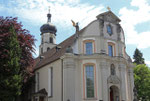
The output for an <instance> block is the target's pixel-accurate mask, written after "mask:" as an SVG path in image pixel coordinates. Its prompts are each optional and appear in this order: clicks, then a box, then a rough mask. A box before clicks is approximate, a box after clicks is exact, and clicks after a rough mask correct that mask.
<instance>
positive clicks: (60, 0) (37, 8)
mask: <svg viewBox="0 0 150 101" xmlns="http://www.w3.org/2000/svg"><path fill="white" fill-rule="evenodd" d="M13 4H17V6H16V7H12V6H11V5H13ZM9 5H10V7H9V8H7V7H6V8H5V9H6V10H7V11H8V12H9V13H10V14H15V15H16V16H18V17H20V18H23V19H24V20H25V21H28V22H29V21H30V22H31V24H34V25H42V24H43V23H45V22H46V20H47V17H46V14H47V13H48V7H49V6H50V8H51V14H52V23H55V24H56V25H57V24H59V25H61V26H65V27H68V26H72V24H71V19H73V20H74V21H75V22H79V24H80V26H81V27H83V26H85V25H86V24H88V23H89V22H90V21H92V20H94V19H95V16H96V15H98V14H99V13H101V12H102V10H103V8H104V7H103V6H102V5H99V6H93V5H90V4H87V3H86V4H85V3H84V4H82V3H80V1H79V0H12V2H11V4H9Z"/></svg>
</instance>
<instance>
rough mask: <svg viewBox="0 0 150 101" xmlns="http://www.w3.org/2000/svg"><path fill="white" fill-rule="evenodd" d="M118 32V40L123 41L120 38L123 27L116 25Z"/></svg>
mask: <svg viewBox="0 0 150 101" xmlns="http://www.w3.org/2000/svg"><path fill="white" fill-rule="evenodd" d="M116 26H117V27H116V31H117V34H118V40H121V36H120V33H121V26H120V24H116Z"/></svg>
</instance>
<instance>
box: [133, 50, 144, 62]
mask: <svg viewBox="0 0 150 101" xmlns="http://www.w3.org/2000/svg"><path fill="white" fill-rule="evenodd" d="M133 59H134V63H136V64H137V65H138V64H144V63H145V62H144V58H143V54H142V53H141V52H140V50H139V49H137V48H136V49H135V51H134V55H133Z"/></svg>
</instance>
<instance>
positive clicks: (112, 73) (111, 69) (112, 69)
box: [110, 64, 116, 75]
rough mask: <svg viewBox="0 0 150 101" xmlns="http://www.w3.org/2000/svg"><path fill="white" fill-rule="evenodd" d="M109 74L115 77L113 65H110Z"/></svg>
mask: <svg viewBox="0 0 150 101" xmlns="http://www.w3.org/2000/svg"><path fill="white" fill-rule="evenodd" d="M110 72H111V75H116V70H115V66H114V64H111V67H110Z"/></svg>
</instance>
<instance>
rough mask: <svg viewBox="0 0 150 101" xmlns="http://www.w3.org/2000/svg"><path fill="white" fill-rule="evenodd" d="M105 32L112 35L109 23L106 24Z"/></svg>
mask: <svg viewBox="0 0 150 101" xmlns="http://www.w3.org/2000/svg"><path fill="white" fill-rule="evenodd" d="M107 33H108V34H109V35H112V28H111V26H110V25H107Z"/></svg>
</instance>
